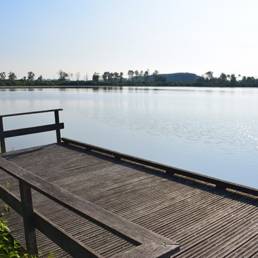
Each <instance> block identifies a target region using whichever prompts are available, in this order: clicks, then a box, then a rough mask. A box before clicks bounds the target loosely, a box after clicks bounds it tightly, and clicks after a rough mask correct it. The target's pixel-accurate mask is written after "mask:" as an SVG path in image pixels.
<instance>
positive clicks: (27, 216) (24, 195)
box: [19, 180, 38, 256]
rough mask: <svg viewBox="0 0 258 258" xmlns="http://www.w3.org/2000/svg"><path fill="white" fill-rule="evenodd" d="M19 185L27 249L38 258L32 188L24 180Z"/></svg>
mask: <svg viewBox="0 0 258 258" xmlns="http://www.w3.org/2000/svg"><path fill="white" fill-rule="evenodd" d="M19 184H20V195H21V205H22V213H23V224H24V234H25V241H26V248H27V251H28V253H29V254H30V255H35V256H37V255H38V248H37V239H36V231H35V227H34V218H33V204H32V195H31V187H30V186H29V185H28V184H27V183H26V182H24V181H22V180H20V181H19Z"/></svg>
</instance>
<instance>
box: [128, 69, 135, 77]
mask: <svg viewBox="0 0 258 258" xmlns="http://www.w3.org/2000/svg"><path fill="white" fill-rule="evenodd" d="M133 75H134V71H133V70H129V71H128V77H129V79H132V78H133Z"/></svg>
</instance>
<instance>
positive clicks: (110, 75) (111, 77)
mask: <svg viewBox="0 0 258 258" xmlns="http://www.w3.org/2000/svg"><path fill="white" fill-rule="evenodd" d="M113 76H114V74H113V73H108V81H112V80H113Z"/></svg>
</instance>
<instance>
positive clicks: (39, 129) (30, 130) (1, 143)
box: [0, 109, 64, 153]
mask: <svg viewBox="0 0 258 258" xmlns="http://www.w3.org/2000/svg"><path fill="white" fill-rule="evenodd" d="M59 111H62V109H50V110H41V111H33V112H26V113H15V114H7V115H0V147H1V153H5V152H6V144H5V139H6V138H10V137H15V136H22V135H28V134H34V133H43V132H48V131H56V140H57V143H61V133H60V130H61V129H63V128H64V124H63V123H60V122H59ZM48 112H53V113H54V115H55V123H54V124H48V125H42V126H35V127H27V128H22V129H14V130H6V131H5V130H4V118H7V117H13V116H24V115H32V114H40V113H48Z"/></svg>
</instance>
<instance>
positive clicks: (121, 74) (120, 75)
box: [119, 72, 124, 82]
mask: <svg viewBox="0 0 258 258" xmlns="http://www.w3.org/2000/svg"><path fill="white" fill-rule="evenodd" d="M123 76H124V73H122V72H120V74H119V79H120V82H122V81H123Z"/></svg>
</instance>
